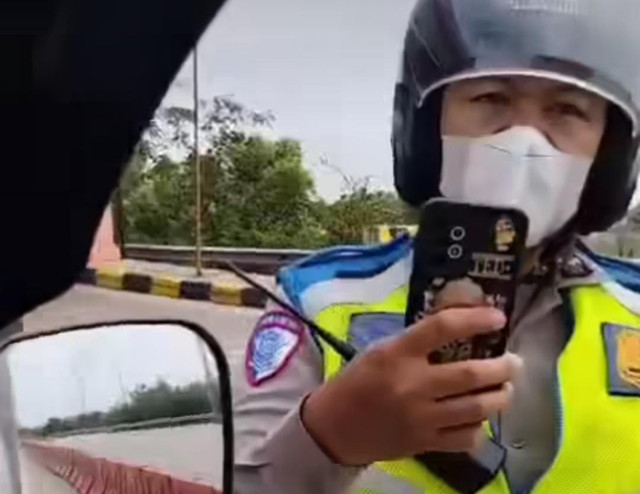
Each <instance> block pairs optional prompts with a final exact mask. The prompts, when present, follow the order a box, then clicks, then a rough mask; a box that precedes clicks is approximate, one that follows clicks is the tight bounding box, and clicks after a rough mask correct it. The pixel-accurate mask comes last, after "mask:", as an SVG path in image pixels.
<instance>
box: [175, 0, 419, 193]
mask: <svg viewBox="0 0 640 494" xmlns="http://www.w3.org/2000/svg"><path fill="white" fill-rule="evenodd" d="M413 4H414V0H324V1H321V2H316V1H311V0H270V1H268V2H265V1H260V0H230V1H229V2H228V5H227V6H226V7H225V9H224V10H223V12H222V13H221V14H220V15H219V16H218V17H217V19H216V20H215V21H214V23H213V24H212V25H211V26H210V28H209V30H208V31H207V33H206V34H205V35H204V37H203V38H202V40H201V43H200V57H199V61H200V77H199V80H200V84H201V90H200V92H201V97H212V96H215V95H233V96H235V98H236V99H237V100H238V101H240V102H242V103H244V104H246V105H248V106H249V107H251V108H254V109H256V110H271V111H273V113H274V114H275V116H276V118H277V121H276V124H275V131H276V132H277V134H278V135H280V136H287V137H293V138H297V139H299V140H300V141H301V142H302V144H303V146H304V149H305V152H306V153H307V160H306V161H307V165H309V166H310V168H311V169H312V171H313V172H314V175H315V176H316V182H317V185H318V189H319V192H320V193H321V194H322V195H323V196H325V197H329V198H333V197H335V196H336V195H338V193H339V192H340V185H341V182H340V179H339V177H337V176H336V175H335V174H333V173H331V172H328V171H327V170H324V169H322V168H320V169H318V168H317V167H314V166H313V165H314V164H315V163H317V162H318V158H319V156H326V157H327V158H328V159H329V160H330V161H331V162H332V163H334V164H336V165H338V166H340V167H341V168H342V169H343V170H344V171H345V172H347V173H349V174H351V175H354V176H357V177H364V176H372V177H374V182H373V183H374V184H375V185H376V186H380V187H386V188H391V187H392V186H393V179H392V164H391V150H390V144H389V139H390V126H391V115H392V94H393V85H394V81H395V78H396V74H397V70H398V63H399V55H400V50H401V45H402V38H403V35H404V30H405V28H406V23H407V21H408V18H409V13H410V10H411V8H412V7H413ZM191 70H192V69H191V61H190V60H189V61H188V62H187V63H186V64H185V66H184V67H183V70H182V71H181V73H180V74H179V76H178V77H177V79H176V81H175V83H174V85H173V87H172V89H171V90H170V91H169V94H168V95H167V98H166V102H167V103H169V104H178V105H182V106H190V105H191V103H192V100H191V97H192V95H191V90H192V89H191V87H192V78H191Z"/></svg>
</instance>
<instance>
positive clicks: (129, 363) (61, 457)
mask: <svg viewBox="0 0 640 494" xmlns="http://www.w3.org/2000/svg"><path fill="white" fill-rule="evenodd" d="M0 381H3V382H4V383H5V385H6V386H4V387H3V388H2V389H3V393H4V395H6V398H7V400H6V401H3V403H0V471H3V470H6V473H7V476H6V479H8V483H9V484H10V485H9V486H8V487H7V490H8V492H10V493H12V494H13V493H20V492H21V490H20V489H21V488H22V492H25V489H26V490H27V492H25V494H39V491H38V488H34V487H33V486H34V485H36V481H35V480H34V478H39V479H40V480H38V481H37V482H38V483H39V484H42V483H43V481H42V478H49V479H50V481H53V480H52V479H53V476H52V475H51V474H53V475H55V476H57V477H60V478H61V479H62V480H64V481H65V482H67V483H68V484H69V485H70V486H72V487H74V488H75V489H76V490H77V491H78V492H91V491H93V488H92V487H91V486H94V487H95V488H96V489H98V491H99V490H100V489H101V488H103V487H104V489H105V490H106V491H107V492H120V491H122V492H125V491H126V492H127V493H129V492H135V491H131V490H127V489H128V488H125V487H123V486H124V484H123V482H125V480H123V479H128V480H127V481H128V482H130V483H132V485H133V484H135V485H138V486H140V489H147V490H142V491H141V492H147V491H150V492H154V493H155V492H158V493H159V494H174V492H187V491H188V492H192V491H193V492H194V493H195V492H197V493H198V494H200V493H202V494H219V493H220V492H222V493H225V494H226V493H229V494H231V493H232V492H233V461H234V443H233V417H232V398H231V379H230V373H229V365H228V362H227V359H226V357H225V354H224V352H223V350H222V348H221V346H220V345H219V343H218V342H217V341H216V339H215V338H214V337H213V336H212V335H211V334H210V333H208V332H207V331H206V330H204V329H203V328H201V327H200V326H198V325H196V324H193V323H189V322H183V321H135V322H133V321H132V322H128V321H123V322H117V323H105V324H95V325H91V326H77V327H71V328H63V329H56V330H53V331H47V332H42V333H35V334H26V335H20V336H16V337H14V338H12V339H10V340H9V341H8V342H6V343H4V344H3V345H2V346H0ZM216 446H217V447H218V450H219V453H217V458H216V452H215V448H216ZM3 453H4V454H3ZM212 456H213V459H212ZM220 456H222V458H221V459H220ZM3 473H4V472H3ZM3 477H5V476H4V475H3ZM16 479H17V481H16ZM55 480H58V481H59V480H60V479H55ZM45 484H46V482H45ZM3 487H4V486H3ZM9 489H11V490H9ZM108 489H113V490H108ZM123 489H124V490H123ZM218 489H222V490H221V491H220V490H218ZM3 492H5V490H3ZM43 492H47V490H46V489H45V491H43Z"/></svg>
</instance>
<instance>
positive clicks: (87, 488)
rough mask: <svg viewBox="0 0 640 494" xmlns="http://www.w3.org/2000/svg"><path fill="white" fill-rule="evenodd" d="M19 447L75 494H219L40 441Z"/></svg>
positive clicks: (159, 474) (188, 482)
mask: <svg viewBox="0 0 640 494" xmlns="http://www.w3.org/2000/svg"><path fill="white" fill-rule="evenodd" d="M22 447H23V448H24V450H25V451H26V453H27V454H29V455H30V457H31V458H32V459H33V460H34V461H35V462H36V463H38V464H39V465H41V466H43V467H44V468H45V469H47V470H48V471H50V472H51V473H53V474H54V475H56V476H58V477H60V478H62V479H63V480H65V481H66V482H67V483H68V484H69V485H70V486H71V487H73V488H74V489H75V491H76V492H77V493H78V494H149V493H154V494H222V493H221V492H220V491H218V490H216V489H215V488H213V487H211V486H208V485H204V484H199V483H197V482H191V481H187V480H183V479H179V478H176V477H174V476H171V475H169V474H167V473H164V472H160V471H157V470H154V469H151V468H147V467H140V466H136V465H128V464H125V463H119V462H115V461H111V460H108V459H105V458H96V457H94V456H91V455H87V454H85V453H82V452H81V451H79V450H76V449H72V448H65V447H60V446H53V445H50V444H47V443H46V442H41V441H23V442H22Z"/></svg>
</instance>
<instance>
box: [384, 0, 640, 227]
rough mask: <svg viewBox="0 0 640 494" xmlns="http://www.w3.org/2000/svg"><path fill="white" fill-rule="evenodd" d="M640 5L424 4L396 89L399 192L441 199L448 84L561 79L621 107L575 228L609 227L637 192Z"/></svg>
mask: <svg viewBox="0 0 640 494" xmlns="http://www.w3.org/2000/svg"><path fill="white" fill-rule="evenodd" d="M638 19H640V1H638V0H419V1H418V4H417V6H416V7H415V9H414V11H413V14H412V16H411V20H410V24H409V29H408V31H407V35H406V39H405V46H404V53H403V57H402V64H401V70H400V76H399V80H398V83H397V85H396V91H395V100H394V118H393V137H392V142H393V151H394V173H395V182H396V188H397V189H398V192H399V193H400V196H401V197H402V198H403V199H404V200H405V201H406V202H408V203H409V204H412V205H419V204H422V203H423V202H425V201H427V200H428V199H430V198H432V197H436V196H438V195H440V191H439V186H440V169H441V137H440V116H441V106H442V90H443V88H444V87H445V86H446V85H447V84H449V83H451V82H454V81H456V80H461V79H470V78H476V77H483V76H490V75H527V76H532V77H543V78H548V79H555V80H559V81H562V82H567V83H569V84H574V85H576V86H579V87H581V88H584V89H586V90H589V91H592V92H594V93H596V94H599V95H600V96H602V97H604V98H606V99H607V100H609V101H610V102H612V103H614V104H612V105H610V110H609V116H608V117H609V118H608V123H607V129H606V131H605V135H604V137H603V141H602V144H601V146H600V150H599V151H598V155H597V156H596V159H595V162H594V165H593V166H592V168H591V171H590V175H589V178H588V179H587V183H586V185H585V189H584V191H583V193H582V198H581V202H580V208H579V212H578V214H577V216H576V218H575V225H574V227H575V229H576V230H577V231H579V232H580V233H584V234H586V233H591V232H594V231H600V230H605V229H607V228H608V227H609V226H611V225H612V224H613V223H614V222H616V221H617V220H619V219H620V218H622V217H623V216H624V214H625V213H626V211H627V208H628V206H629V202H630V201H631V197H632V195H633V192H634V190H635V182H636V178H637V166H636V155H637V151H638V144H639V138H638V135H639V122H640V112H639V107H640V57H639V56H638V50H639V49H640V29H638Z"/></svg>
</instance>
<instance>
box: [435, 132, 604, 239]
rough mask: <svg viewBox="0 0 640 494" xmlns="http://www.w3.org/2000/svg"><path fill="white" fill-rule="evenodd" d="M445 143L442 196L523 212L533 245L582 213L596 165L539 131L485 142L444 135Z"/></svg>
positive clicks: (507, 134) (500, 135)
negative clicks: (559, 146) (582, 200)
mask: <svg viewBox="0 0 640 494" xmlns="http://www.w3.org/2000/svg"><path fill="white" fill-rule="evenodd" d="M442 144H443V145H442V148H443V152H442V174H441V179H440V192H441V193H442V195H443V196H444V197H445V198H447V199H449V200H451V201H459V202H465V203H470V204H477V205H483V206H494V207H509V208H515V209H519V210H521V211H523V212H524V213H525V214H526V215H527V216H528V217H529V235H528V237H527V247H533V246H536V245H539V244H540V243H541V242H542V241H543V240H544V239H546V238H548V237H550V236H552V235H553V234H554V233H557V232H558V231H559V230H560V229H561V228H562V227H563V226H564V225H565V224H566V223H567V222H568V221H569V220H570V219H571V218H572V217H573V215H574V214H575V213H576V212H577V211H578V203H579V201H580V196H581V194H582V190H583V188H584V185H585V183H586V181H587V175H588V174H589V169H590V168H591V163H592V161H593V160H591V159H589V158H584V157H580V156H573V155H570V154H566V153H563V152H561V151H558V150H557V149H556V148H555V147H554V146H553V145H552V144H551V143H550V142H549V141H548V140H547V138H546V137H545V136H544V135H543V134H542V133H541V132H539V131H538V130H537V129H535V128H533V127H512V128H510V129H509V130H507V131H505V132H502V133H500V134H495V135H492V136H488V137H482V138H469V137H454V136H444V137H443V138H442Z"/></svg>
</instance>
